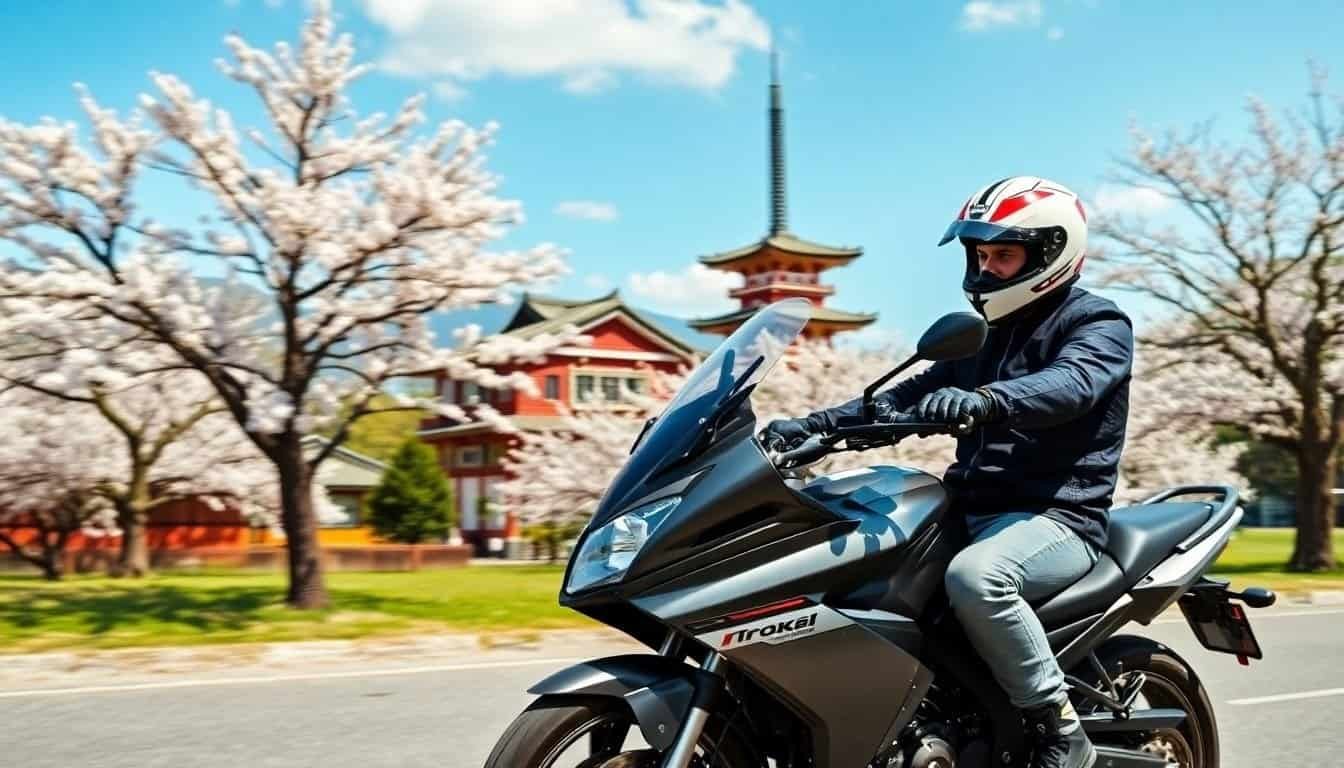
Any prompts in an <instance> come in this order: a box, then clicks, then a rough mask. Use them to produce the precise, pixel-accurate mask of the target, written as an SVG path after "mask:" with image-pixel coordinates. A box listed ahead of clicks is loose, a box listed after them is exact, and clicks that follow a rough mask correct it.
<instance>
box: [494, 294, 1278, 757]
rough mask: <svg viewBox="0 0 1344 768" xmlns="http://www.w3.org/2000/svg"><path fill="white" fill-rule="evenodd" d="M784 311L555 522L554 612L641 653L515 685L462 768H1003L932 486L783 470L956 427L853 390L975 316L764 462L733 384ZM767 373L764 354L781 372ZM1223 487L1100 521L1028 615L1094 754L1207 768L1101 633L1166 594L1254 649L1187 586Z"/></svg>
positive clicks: (1136, 662)
mask: <svg viewBox="0 0 1344 768" xmlns="http://www.w3.org/2000/svg"><path fill="white" fill-rule="evenodd" d="M809 315H810V306H809V304H808V302H806V301H805V300H801V299H789V300H785V301H781V302H777V303H775V304H772V305H770V306H768V307H765V308H763V309H761V310H760V311H759V312H758V313H757V314H756V315H754V316H753V317H752V318H751V319H750V320H748V321H747V322H745V323H744V324H743V325H742V326H741V327H740V328H739V329H738V330H737V331H736V332H734V333H733V334H732V335H730V336H729V337H727V338H726V339H725V340H724V341H723V342H722V344H721V345H720V346H719V347H718V349H717V350H715V351H714V352H713V353H712V354H711V355H710V356H709V357H708V358H706V359H705V361H704V362H703V363H702V364H701V365H700V366H698V367H697V368H696V369H695V371H693V372H692V374H691V375H690V376H689V377H688V379H687V380H686V382H685V384H684V385H683V387H682V388H681V390H680V391H679V392H678V393H677V394H676V395H675V396H674V397H673V399H672V400H671V401H670V402H669V404H668V405H667V407H666V408H665V409H664V411H663V413H662V414H661V415H660V416H658V417H657V418H656V419H651V420H649V422H647V423H646V424H645V426H644V431H643V432H642V433H641V434H640V435H639V437H638V438H637V439H636V441H635V444H634V446H632V448H631V452H630V456H629V459H628V460H627V461H626V463H625V466H624V467H622V468H621V470H620V471H619V473H618V474H617V475H616V476H615V478H614V479H613V481H612V482H611V484H610V486H609V487H608V489H607V491H606V493H605V495H604V496H603V498H602V499H601V501H600V503H599V504H598V506H597V508H596V511H595V513H594V515H593V517H592V519H591V521H590V522H589V523H588V525H587V527H586V528H585V530H584V532H583V533H582V535H581V536H580V537H579V539H578V541H577V543H576V546H575V548H574V552H573V555H572V557H571V558H570V560H569V563H568V566H567V568H566V571H565V578H564V584H563V587H562V588H561V592H560V598H559V599H560V603H561V604H562V605H565V606H567V607H569V608H572V609H574V610H577V611H579V612H581V613H584V614H586V615H588V616H590V617H592V618H593V619H595V620H597V621H599V622H601V623H603V624H605V625H607V626H610V627H614V628H616V629H618V630H621V631H622V632H624V633H626V634H628V635H629V636H630V637H632V638H634V639H636V640H638V641H639V642H641V643H643V644H645V645H647V646H648V647H649V648H650V649H652V650H656V653H642V654H630V655H621V656H613V657H608V658H601V659H595V660H592V661H587V662H584V663H581V664H577V665H574V666H572V667H569V668H568V669H564V670H561V671H559V672H556V673H555V674H553V675H551V676H549V677H547V678H546V679H544V680H542V681H541V682H539V683H537V684H536V685H534V686H533V687H532V688H531V689H529V692H530V693H532V694H534V695H536V696H537V697H538V698H537V699H536V700H535V701H534V702H533V703H532V704H531V705H530V706H528V707H527V709H526V710H524V711H523V712H522V713H521V714H520V715H519V716H518V717H517V718H516V719H515V720H514V721H513V723H512V724H511V725H510V726H509V727H508V729H507V730H506V731H505V733H504V734H503V736H501V738H500V739H499V741H498V742H497V744H496V746H495V748H494V750H493V752H492V753H491V754H490V756H489V758H488V759H487V761H486V768H570V767H571V766H576V767H577V768H688V767H690V766H694V767H695V768H769V767H770V766H773V767H774V768H805V767H806V768H863V767H864V766H869V767H871V768H990V767H991V766H996V767H997V766H1003V767H1005V768H1012V767H1013V766H1023V765H1026V764H1027V763H1028V761H1029V760H1030V757H1031V754H1030V750H1031V744H1030V740H1029V739H1028V738H1027V736H1026V734H1025V732H1024V725H1023V719H1022V715H1021V713H1020V712H1019V711H1018V710H1016V709H1015V708H1014V707H1013V706H1012V705H1011V703H1010V702H1009V700H1008V698H1007V695H1006V694H1005V693H1004V692H1003V691H1002V689H1000V688H999V687H998V685H997V684H996V683H995V682H994V678H993V676H992V675H991V673H990V671H989V669H988V668H987V667H986V665H985V663H984V662H983V661H982V660H981V659H980V658H979V657H978V656H977V655H976V653H975V652H974V651H973V650H972V648H971V646H970V644H969V643H968V641H967V639H966V637H965V635H964V633H963V631H962V630H961V628H960V627H959V626H958V624H957V620H956V617H955V615H954V614H953V613H952V611H951V610H950V609H949V606H948V603H947V598H946V594H945V592H944V590H943V575H944V573H945V571H946V569H947V565H948V563H949V561H950V560H951V559H952V556H953V555H955V554H956V553H957V551H958V550H959V549H960V547H961V546H963V545H964V537H965V533H964V526H963V525H961V524H960V523H959V520H957V519H955V518H956V516H955V515H953V514H950V513H949V502H948V497H947V494H946V492H945V491H944V489H943V487H942V484H941V482H940V481H939V479H938V478H936V477H934V476H932V475H929V474H927V473H925V472H921V471H919V470H916V469H911V468H906V467H896V466H874V467H864V468H858V469H851V470H846V471H840V472H835V473H831V474H825V475H822V476H819V477H815V478H812V479H810V480H808V479H806V478H804V477H802V476H800V474H799V473H800V471H801V470H802V469H803V468H805V467H806V466H808V465H810V464H812V463H815V462H816V461H819V460H820V459H822V458H824V457H825V456H828V455H830V454H832V453H836V452H839V451H845V450H866V449H870V448H874V447H878V446H883V445H892V444H894V443H896V442H898V441H900V440H903V439H906V438H909V437H912V436H918V435H929V434H932V433H937V432H952V433H958V434H961V433H965V431H966V430H968V429H972V428H974V425H973V424H966V423H963V424H958V425H946V424H930V423H920V422H916V421H914V420H912V419H911V418H909V417H907V416H904V415H902V414H890V413H889V414H883V415H882V416H883V417H882V418H881V419H877V418H876V416H877V414H876V412H875V409H874V407H873V406H874V400H873V394H874V393H875V392H876V391H877V390H878V388H879V387H880V386H881V385H882V384H884V383H885V382H886V381H887V380H889V379H891V378H892V377H893V376H895V375H896V374H898V373H899V372H901V371H902V370H904V369H906V368H908V367H909V366H910V365H912V364H914V363H915V362H917V361H919V360H925V361H937V360H953V359H959V358H964V357H969V356H972V355H974V354H975V353H976V352H977V351H978V350H979V348H980V346H981V345H982V344H983V342H984V338H985V334H986V329H985V326H984V322H983V320H981V319H980V317H979V316H978V315H974V314H970V313H956V314H952V315H948V316H946V317H944V318H942V319H941V320H939V321H938V322H937V323H935V324H934V325H933V326H932V327H931V328H930V329H929V330H928V331H927V332H926V333H925V334H924V336H923V337H922V338H921V339H920V341H919V343H918V345H917V351H916V353H915V354H914V355H913V356H912V357H911V358H910V359H909V360H906V361H904V362H903V363H902V364H901V365H900V366H897V367H896V368H895V369H893V370H892V371H891V372H889V373H888V374H886V375H885V376H883V377H882V378H881V379H879V380H877V381H875V382H873V383H872V384H871V385H869V386H868V387H867V388H866V389H865V390H864V409H865V412H866V413H867V414H869V415H870V416H873V417H874V419H873V421H874V422H875V423H871V424H865V425H863V426H857V427H848V428H843V429H841V430H839V431H838V432H837V433H836V434H834V435H828V436H824V437H821V436H813V437H811V438H809V439H808V440H807V441H806V442H805V443H803V444H802V445H801V446H798V447H794V448H792V449H791V450H787V451H784V452H782V453H779V452H774V451H770V450H767V448H766V447H765V446H763V445H762V443H761V442H760V440H759V438H758V437H757V434H756V433H757V430H756V419H755V416H754V415H753V413H752V411H751V406H750V397H751V393H752V391H753V389H754V388H755V387H756V385H757V384H759V383H760V381H761V380H762V378H763V377H764V376H766V375H767V374H768V373H769V372H770V370H771V369H772V368H773V367H774V366H775V364H776V363H778V362H780V360H781V359H782V358H786V357H787V350H788V348H789V346H790V344H792V342H793V341H794V340H795V339H796V338H797V337H798V336H799V335H800V334H801V332H802V329H803V327H804V325H805V324H806V322H807V319H808V317H809ZM786 364H787V363H786ZM1241 517H1242V510H1241V508H1240V507H1239V506H1238V494H1237V490H1236V489H1235V488H1232V487H1224V486H1199V485H1192V486H1181V487H1176V488H1170V489H1167V490H1165V491H1162V492H1161V493H1158V494H1157V495H1155V496H1153V497H1152V498H1149V499H1147V500H1145V501H1143V502H1142V503H1140V504H1137V505H1134V506H1131V507H1125V508H1117V509H1114V510H1112V511H1111V516H1110V524H1109V529H1108V535H1109V543H1108V544H1107V547H1106V551H1105V552H1104V553H1102V554H1101V555H1100V557H1099V558H1098V560H1097V563H1096V565H1095V566H1094V567H1093V568H1092V569H1091V571H1089V572H1088V573H1087V574H1086V575H1084V576H1083V577H1082V578H1081V579H1079V580H1078V581H1077V583H1075V584H1073V585H1072V586H1070V587H1068V588H1066V589H1064V590H1062V591H1061V592H1059V593H1058V594H1055V595H1052V596H1049V597H1047V598H1045V599H1043V600H1041V601H1038V603H1037V604H1035V605H1034V606H1033V607H1034V608H1035V610H1036V613H1037V615H1038V616H1039V617H1040V620H1041V622H1042V623H1043V625H1044V626H1045V628H1046V630H1047V633H1048V637H1049V641H1050V646H1051V648H1052V649H1053V650H1054V651H1055V653H1056V655H1057V658H1058V660H1059V662H1060V666H1061V668H1062V669H1064V670H1065V671H1066V673H1067V675H1066V680H1067V683H1068V686H1069V690H1070V697H1071V700H1072V701H1073V703H1074V706H1075V708H1076V709H1077V710H1078V712H1079V714H1080V716H1081V719H1082V724H1083V727H1084V728H1085V729H1086V731H1087V733H1088V735H1089V737H1090V738H1091V739H1092V741H1093V742H1094V743H1095V744H1096V745H1097V751H1098V760H1097V763H1096V765H1097V766H1099V767H1101V768H1157V767H1161V766H1180V768H1217V765H1218V760H1219V745H1218V728H1217V722H1216V720H1215V717H1214V708H1213V705H1212V703H1211V702H1210V699H1209V696H1208V694H1207V693H1206V691H1205V689H1204V686H1203V684H1202V683H1201V682H1200V679H1199V677H1198V675H1197V674H1196V672H1195V670H1194V667H1193V666H1192V665H1191V664H1190V663H1189V662H1187V661H1186V660H1185V659H1183V658H1181V657H1180V656H1179V655H1177V654H1176V653H1175V652H1174V651H1173V650H1172V649H1170V648H1168V647H1166V646H1164V645H1162V644H1160V643H1157V642H1155V641H1153V640H1150V639H1147V638H1143V637H1139V636H1133V635H1120V634H1117V631H1118V630H1119V629H1120V628H1121V627H1123V626H1124V625H1126V624H1128V623H1129V622H1131V621H1136V622H1138V623H1140V624H1144V625H1147V624H1148V623H1149V622H1151V621H1152V620H1154V619H1156V618H1157V617H1158V616H1160V615H1161V614H1162V613H1163V612H1164V611H1166V610H1167V609H1168V608H1169V607H1170V606H1172V605H1173V604H1175V605H1177V606H1179V608H1180V610H1181V611H1182V612H1183V614H1184V616H1185V618H1186V620H1187V621H1188V623H1189V626H1190V628H1191V629H1192V630H1193V631H1194V634H1195V636H1196V637H1197V638H1198V640H1199V641H1200V643H1201V644H1202V645H1203V646H1204V647H1205V648H1207V649H1209V650H1213V651H1218V652H1223V653H1229V654H1234V655H1236V656H1237V658H1238V659H1239V660H1240V661H1241V662H1242V663H1243V664H1244V663H1247V662H1248V660H1249V659H1252V658H1254V659H1259V658H1261V650H1260V647H1259V645H1258V643H1257V642H1256V639H1255V636H1254V633H1253V632H1252V630H1251V626H1250V622H1249V619H1248V617H1247V613H1246V611H1245V610H1244V609H1245V607H1256V608H1259V607H1265V606H1268V605H1271V604H1273V603H1274V600H1275V596H1274V594H1273V593H1272V592H1270V591H1268V590H1264V589H1256V588H1252V589H1245V590H1243V591H1241V592H1235V591H1232V590H1231V589H1229V585H1228V583H1227V582H1225V581H1220V580H1217V579H1213V578H1208V577H1206V576H1205V571H1207V570H1208V568H1209V566H1210V564H1212V563H1213V561H1214V560H1215V558H1216V557H1217V556H1218V554H1219V553H1220V552H1221V551H1222V549H1223V548H1224V546H1225V545H1226V543H1227V541H1228V537H1229V536H1230V535H1231V533H1232V531H1233V529H1235V528H1236V526H1237V524H1238V522H1239V521H1240V520H1241Z"/></svg>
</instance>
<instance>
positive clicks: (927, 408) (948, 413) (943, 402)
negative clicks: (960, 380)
mask: <svg viewBox="0 0 1344 768" xmlns="http://www.w3.org/2000/svg"><path fill="white" fill-rule="evenodd" d="M914 414H915V416H916V417H917V418H919V419H920V420H922V421H931V422H936V423H939V424H958V423H964V422H966V421H970V422H971V423H972V424H977V425H978V424H983V423H985V422H987V421H989V420H990V419H991V418H992V417H993V415H994V398H993V397H991V396H990V395H989V394H988V393H987V392H982V391H980V390H976V391H974V392H968V391H966V390H964V389H958V388H956V387H943V388H942V389H939V390H937V391H934V392H930V393H929V394H927V395H925V396H924V399H923V400H920V401H919V405H916V406H915V408H914Z"/></svg>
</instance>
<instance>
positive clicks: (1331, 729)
mask: <svg viewBox="0 0 1344 768" xmlns="http://www.w3.org/2000/svg"><path fill="white" fill-rule="evenodd" d="M1275 614H1277V615H1275ZM1253 616H1254V623H1255V627H1256V630H1257V632H1258V635H1259V637H1260V641H1261V644H1262V645H1263V646H1264V648H1265V651H1266V655H1267V658H1266V660H1265V661H1263V662H1259V663H1253V664H1252V666H1250V667H1241V666H1239V665H1238V664H1237V663H1236V661H1235V659H1233V658H1231V657H1228V656H1223V655H1220V654H1212V653H1209V652H1206V651H1204V650H1202V649H1201V648H1199V647H1198V644H1197V643H1196V642H1195V641H1194V639H1193V637H1192V636H1191V635H1190V632H1189V630H1188V629H1186V628H1185V627H1184V625H1182V624H1177V623H1163V624H1161V625H1154V626H1152V627H1149V628H1136V627H1131V628H1130V629H1131V630H1135V629H1137V630H1138V631H1139V633H1142V634H1148V635H1150V636H1152V637H1155V638H1157V639H1159V640H1161V641H1162V642H1165V643H1168V644H1169V645H1171V646H1172V647H1173V648H1175V649H1176V650H1177V651H1178V652H1180V653H1181V654H1183V655H1185V656H1186V658H1188V659H1189V660H1191V662H1192V663H1193V665H1194V666H1195V668H1196V669H1197V670H1199V672H1200V673H1201V674H1202V675H1203V677H1204V680H1205V684H1206V686H1207V687H1208V689H1209V691H1210V695H1211V697H1212V698H1213V701H1214V704H1215V707H1216V709H1217V714H1218V718H1219V726H1220V730H1221V732H1222V744H1223V762H1222V765H1223V766H1224V767H1225V768H1252V767H1253V766H1255V767H1257V768H1258V767H1259V766H1264V765H1292V766H1313V768H1315V767H1321V766H1339V765H1344V732H1341V726H1344V690H1340V691H1335V692H1334V693H1333V694H1331V695H1324V696H1318V697H1315V698H1305V699H1293V700H1287V701H1278V702H1272V703H1260V704H1237V703H1233V702H1235V701H1236V700H1239V699H1246V698H1253V697H1264V696H1270V695H1279V694H1298V693H1304V692H1320V691H1328V690H1330V689H1344V646H1341V641H1342V640H1344V609H1340V608H1335V609H1325V608H1317V609H1312V608H1310V607H1306V606H1298V607H1293V608H1290V609H1284V610H1280V611H1275V612H1274V613H1269V612H1263V611H1262V612H1257V613H1256V614H1253ZM506 663H507V662H506ZM558 666H560V665H559V664H553V663H544V664H535V663H533V664H526V665H521V666H503V667H496V668H491V669H457V670H449V671H425V672H419V673H415V674H391V675H381V676H377V677H350V678H340V679H320V680H287V681H283V682H247V683H244V684H229V685H205V686H199V687H194V686H193V685H192V684H191V678H190V677H189V676H188V677H183V678H180V679H179V680H178V682H180V683H182V684H183V686H184V687H177V688H168V689H152V690H143V689H139V690H113V691H103V692H95V693H67V694H61V695H26V694H24V693H22V692H13V691H11V692H9V693H6V694H4V697H3V698H0V734H3V737H4V739H3V747H0V750H3V752H0V754H3V759H2V760H0V764H3V765H13V766H25V768H58V767H59V768H72V767H79V766H91V767H94V768H122V767H125V768H132V767H134V768H150V767H152V766H164V767H168V766H172V767H174V768H178V767H180V766H199V768H239V767H240V766H267V767H269V766H274V767H275V768H280V767H282V766H283V767H286V768H292V767H299V766H302V767H305V768H306V767H308V766H320V767H321V768H347V767H349V768H356V767H358V768H370V767H371V766H398V767H401V766H405V767H407V768H412V767H417V768H418V767H420V766H423V767H424V768H431V767H432V768H477V767H478V766H480V765H481V764H482V762H483V761H484V758H485V756H486V754H487V753H488V752H489V750H490V747H491V745H492V744H493V742H494V740H495V738H496V737H497V736H498V735H499V733H500V732H501V731H502V730H503V729H504V727H505V725H506V724H507V723H508V722H509V720H510V719H512V717H513V716H514V715H515V714H516V713H517V712H518V711H519V710H520V709H521V708H522V707H523V706H525V704H526V703H527V701H528V697H527V695H526V694H525V693H524V692H523V691H524V690H525V689H526V688H527V686H528V685H530V684H531V683H532V682H533V681H535V680H537V679H539V678H540V677H542V676H543V675H545V674H546V673H548V672H549V671H550V670H551V669H553V668H556V667H558Z"/></svg>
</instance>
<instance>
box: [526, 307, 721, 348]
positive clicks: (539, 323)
mask: <svg viewBox="0 0 1344 768" xmlns="http://www.w3.org/2000/svg"><path fill="white" fill-rule="evenodd" d="M612 314H619V315H623V316H624V317H625V319H626V320H628V321H629V322H631V323H633V324H634V325H636V326H638V327H639V328H640V330H643V331H645V332H647V333H648V334H650V335H652V336H654V337H655V338H656V339H657V340H658V341H659V342H661V343H662V344H663V345H664V346H666V347H669V348H671V349H672V350H673V351H674V352H677V353H679V354H681V355H682V356H685V357H688V358H689V357H694V356H696V355H698V354H700V353H701V352H702V350H699V349H696V348H695V347H693V346H691V345H690V344H687V343H686V342H685V341H683V340H681V339H679V338H677V336H675V335H674V334H672V333H670V332H669V331H668V330H667V329H665V328H663V327H662V326H661V325H659V324H658V323H657V322H655V321H653V320H652V319H650V318H648V317H645V316H644V314H643V313H641V312H640V311H638V310H636V309H633V308H631V307H630V306H629V305H627V304H626V303H625V302H624V301H623V300H622V299H621V296H620V293H619V292H617V291H612V292H611V293H608V294H607V295H605V296H599V297H598V298H596V299H587V300H583V301H574V300H569V299H556V298H551V297H547V296H534V295H532V294H528V293H524V294H523V298H522V302H521V303H520V305H519V307H518V311H516V312H514V314H513V318H512V319H510V320H509V322H508V323H507V324H506V325H505V326H504V328H503V330H502V331H501V333H503V334H506V335H508V336H514V337H517V338H520V339H531V338H535V337H537V336H539V335H541V334H545V333H559V332H561V331H563V330H564V329H565V328H566V327H567V326H571V325H572V326H575V327H576V328H578V329H579V330H584V329H585V328H587V327H589V326H591V325H593V324H594V323H596V322H597V321H600V320H602V319H604V318H606V317H608V316H610V315H612Z"/></svg>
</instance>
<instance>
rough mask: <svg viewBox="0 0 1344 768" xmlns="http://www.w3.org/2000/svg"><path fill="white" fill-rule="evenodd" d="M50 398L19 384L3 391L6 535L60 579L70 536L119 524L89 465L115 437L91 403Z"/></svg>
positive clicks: (1, 508) (0, 516)
mask: <svg viewBox="0 0 1344 768" xmlns="http://www.w3.org/2000/svg"><path fill="white" fill-rule="evenodd" d="M25 401H27V402H25ZM51 404H52V403H51V401H44V400H42V399H39V398H35V397H33V396H32V395H31V394H29V395H28V396H27V397H26V398H25V397H22V396H19V393H15V392H14V391H13V390H11V391H9V392H6V393H5V394H3V395H0V525H3V526H6V528H0V542H3V543H4V544H5V546H7V547H9V549H10V551H12V552H13V553H14V554H16V555H17V556H18V557H20V558H22V559H23V560H26V561H28V562H30V563H32V564H33V565H35V566H37V567H38V568H41V569H42V573H43V575H44V576H46V577H47V578H48V579H51V580H56V579H59V578H61V576H62V574H63V572H64V557H63V555H64V553H65V549H66V545H67V544H68V543H69V542H70V539H71V537H72V536H74V535H75V534H76V533H78V532H81V531H83V532H85V533H86V534H87V535H90V536H97V535H105V534H107V533H110V532H113V531H115V517H116V514H115V510H113V508H112V505H111V504H110V503H108V502H107V500H106V498H104V497H103V496H101V495H99V494H98V492H97V491H98V488H97V486H98V479H97V477H95V476H93V475H92V474H91V473H89V472H88V470H89V469H90V467H91V466H92V463H91V462H90V461H89V456H90V455H91V454H92V453H95V452H96V451H97V450H99V449H100V448H101V445H98V444H96V443H97V442H98V441H102V440H106V439H110V438H111V437H112V435H110V434H109V432H110V429H109V428H108V425H107V423H106V422H105V421H103V420H101V419H99V418H97V416H96V414H92V413H91V409H63V410H59V411H58V410H53V409H52V408H51V407H50V406H51ZM34 406H37V407H34ZM23 529H28V530H29V531H32V532H33V533H34V534H35V540H33V541H26V540H25V537H24V536H23V534H22V532H21V531H22V530H23Z"/></svg>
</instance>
